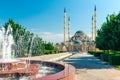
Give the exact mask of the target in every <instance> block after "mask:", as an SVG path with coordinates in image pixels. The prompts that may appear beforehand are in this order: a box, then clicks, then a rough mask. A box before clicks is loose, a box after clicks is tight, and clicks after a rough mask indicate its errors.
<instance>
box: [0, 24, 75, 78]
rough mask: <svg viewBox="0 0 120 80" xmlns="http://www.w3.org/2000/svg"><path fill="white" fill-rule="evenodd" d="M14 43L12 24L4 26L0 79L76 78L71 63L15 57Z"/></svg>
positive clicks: (0, 40)
mask: <svg viewBox="0 0 120 80" xmlns="http://www.w3.org/2000/svg"><path fill="white" fill-rule="evenodd" d="M33 39H34V37H33ZM33 39H32V41H31V43H32V42H33ZM14 44H15V43H14V39H13V36H12V28H11V25H10V24H9V25H8V27H7V30H5V28H3V27H2V28H1V29H0V58H1V59H0V80H74V78H75V77H74V76H75V68H74V67H73V66H71V65H68V64H67V66H66V64H64V65H63V64H58V63H53V62H41V61H35V60H32V61H30V60H29V58H28V59H27V60H23V59H15V58H14V49H13V48H12V47H13V46H14ZM31 47H32V45H31V46H30V48H31ZM30 53H31V50H30ZM29 55H30V54H29ZM29 57H30V56H29Z"/></svg>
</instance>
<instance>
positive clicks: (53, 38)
mask: <svg viewBox="0 0 120 80" xmlns="http://www.w3.org/2000/svg"><path fill="white" fill-rule="evenodd" d="M37 34H38V33H37ZM39 36H40V37H42V38H43V40H44V41H47V42H53V43H54V44H55V43H57V42H58V43H60V42H62V41H63V34H61V33H57V34H55V33H51V32H41V33H39Z"/></svg>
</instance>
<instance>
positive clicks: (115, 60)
mask: <svg viewBox="0 0 120 80" xmlns="http://www.w3.org/2000/svg"><path fill="white" fill-rule="evenodd" d="M109 62H110V64H112V65H120V54H111V55H109Z"/></svg>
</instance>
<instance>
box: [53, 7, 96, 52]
mask: <svg viewBox="0 0 120 80" xmlns="http://www.w3.org/2000/svg"><path fill="white" fill-rule="evenodd" d="M66 34H68V41H67V40H66ZM63 36H64V42H63V43H60V44H59V43H56V45H55V48H56V49H57V50H59V51H89V50H96V48H95V38H96V6H95V8H94V18H93V17H92V33H91V37H88V36H87V35H86V34H85V33H84V32H83V31H81V30H78V31H76V33H75V34H74V35H73V36H72V37H70V18H68V33H66V9H64V35H63Z"/></svg>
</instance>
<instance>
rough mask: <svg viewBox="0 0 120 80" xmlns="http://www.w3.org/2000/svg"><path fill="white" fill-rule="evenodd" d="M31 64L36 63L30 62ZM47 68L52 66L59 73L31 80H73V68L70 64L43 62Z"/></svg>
mask: <svg viewBox="0 0 120 80" xmlns="http://www.w3.org/2000/svg"><path fill="white" fill-rule="evenodd" d="M32 62H33V63H34V62H36V61H32ZM43 63H44V64H46V65H47V66H54V67H57V68H60V69H61V71H60V72H57V73H55V74H50V75H47V76H43V77H40V78H34V79H33V80H75V67H73V66H72V65H70V64H66V63H64V64H59V63H54V62H43Z"/></svg>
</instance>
